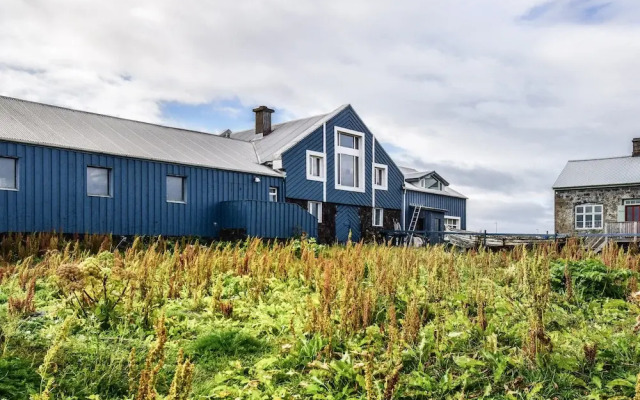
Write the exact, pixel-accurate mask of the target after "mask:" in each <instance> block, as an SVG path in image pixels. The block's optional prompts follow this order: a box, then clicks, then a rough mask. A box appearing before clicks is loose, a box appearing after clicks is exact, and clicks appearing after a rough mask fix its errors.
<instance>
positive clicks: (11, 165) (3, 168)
mask: <svg viewBox="0 0 640 400" xmlns="http://www.w3.org/2000/svg"><path fill="white" fill-rule="evenodd" d="M0 190H18V160H17V159H15V158H8V157H0Z"/></svg>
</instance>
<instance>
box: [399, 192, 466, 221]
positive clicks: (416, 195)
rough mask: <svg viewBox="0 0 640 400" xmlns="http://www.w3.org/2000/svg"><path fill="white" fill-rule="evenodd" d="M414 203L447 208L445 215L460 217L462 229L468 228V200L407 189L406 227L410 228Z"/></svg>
mask: <svg viewBox="0 0 640 400" xmlns="http://www.w3.org/2000/svg"><path fill="white" fill-rule="evenodd" d="M412 204H420V205H422V206H425V207H431V208H438V209H443V210H447V211H446V212H445V215H447V216H451V217H460V224H461V228H462V229H467V200H466V199H462V198H459V197H450V196H442V195H438V194H435V193H424V192H414V191H411V190H407V198H406V207H407V209H406V212H405V227H406V228H407V229H409V222H410V221H411V215H412V213H413V208H412V207H411V205H412Z"/></svg>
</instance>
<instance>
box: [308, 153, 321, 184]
mask: <svg viewBox="0 0 640 400" xmlns="http://www.w3.org/2000/svg"><path fill="white" fill-rule="evenodd" d="M324 170H325V166H324V153H320V152H317V151H311V150H307V179H308V180H312V181H324V179H325V178H324Z"/></svg>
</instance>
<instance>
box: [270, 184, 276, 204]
mask: <svg viewBox="0 0 640 400" xmlns="http://www.w3.org/2000/svg"><path fill="white" fill-rule="evenodd" d="M269 201H272V202H274V203H277V202H278V188H277V187H275V186H271V187H270V188H269Z"/></svg>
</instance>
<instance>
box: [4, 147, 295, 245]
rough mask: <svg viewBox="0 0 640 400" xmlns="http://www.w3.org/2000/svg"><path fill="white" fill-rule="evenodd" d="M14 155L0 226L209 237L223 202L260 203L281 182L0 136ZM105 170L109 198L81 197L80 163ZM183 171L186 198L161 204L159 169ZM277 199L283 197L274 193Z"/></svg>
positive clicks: (162, 177)
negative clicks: (13, 185)
mask: <svg viewBox="0 0 640 400" xmlns="http://www.w3.org/2000/svg"><path fill="white" fill-rule="evenodd" d="M0 156H5V157H17V158H18V168H19V173H18V174H19V182H18V184H19V190H18V191H6V190H0V232H38V231H52V230H56V231H58V232H68V233H113V234H116V235H134V234H138V235H165V236H185V235H195V236H206V237H216V236H217V235H218V231H219V215H218V205H219V203H220V202H222V201H225V200H260V201H267V200H268V193H269V187H270V186H275V187H278V188H279V193H280V194H282V193H283V190H284V180H283V179H282V178H278V177H269V176H260V182H259V183H256V182H254V177H255V176H256V175H254V174H248V173H241V172H232V171H222V170H216V169H208V168H198V167H189V166H183V165H175V164H167V163H159V162H152V161H146V160H136V159H130V158H124V157H114V156H107V155H98V154H90V153H83V152H77V151H70V150H64V149H56V148H49V147H42V146H31V145H25V144H17V143H11V142H0ZM87 166H100V167H109V168H112V175H111V176H112V182H113V188H112V191H113V196H112V197H110V198H103V197H89V196H87V195H86V168H87ZM168 174H172V175H181V176H186V177H187V191H188V193H187V204H176V203H167V202H166V175H168ZM279 200H280V201H283V200H284V196H282V195H281V196H280V199H279Z"/></svg>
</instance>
